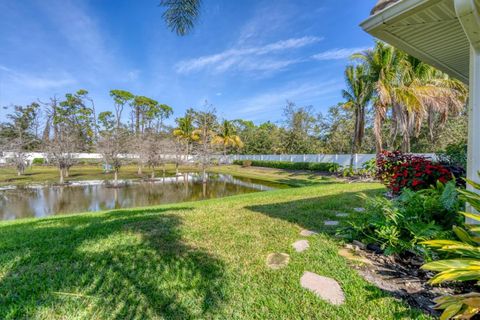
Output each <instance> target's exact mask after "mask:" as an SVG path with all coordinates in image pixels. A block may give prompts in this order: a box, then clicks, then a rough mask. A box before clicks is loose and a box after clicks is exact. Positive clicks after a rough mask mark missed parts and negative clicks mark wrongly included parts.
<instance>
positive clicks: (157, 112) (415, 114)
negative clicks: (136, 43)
mask: <svg viewBox="0 0 480 320" xmlns="http://www.w3.org/2000/svg"><path fill="white" fill-rule="evenodd" d="M345 83H346V85H345V89H344V90H342V95H343V98H344V100H343V101H341V102H339V103H338V104H336V105H334V106H332V107H330V108H329V109H328V110H327V111H326V112H324V113H321V112H320V113H316V112H315V110H314V108H313V107H312V106H297V105H296V104H295V103H294V102H291V101H286V105H285V106H284V107H283V115H282V119H281V120H280V121H278V122H270V121H267V122H264V123H260V124H255V123H254V122H252V121H249V120H244V119H234V120H227V119H219V118H218V116H217V114H216V112H215V109H214V108H213V107H212V106H210V105H208V103H206V104H205V105H204V106H203V107H201V108H198V110H197V109H194V108H190V109H188V110H187V111H186V113H185V115H184V116H182V117H179V118H177V119H175V125H173V126H172V125H167V124H166V123H165V121H166V120H167V119H169V118H171V116H172V115H173V109H172V108H171V107H170V106H168V105H166V104H162V103H160V102H158V101H156V100H154V99H152V98H149V97H146V96H139V95H134V94H132V93H131V92H128V91H125V90H111V91H110V96H111V98H112V106H113V108H112V109H111V111H103V112H100V113H97V110H96V106H95V101H94V99H93V98H92V97H91V96H90V95H89V93H88V91H86V90H83V89H82V90H78V91H77V92H75V93H68V94H66V95H65V96H64V97H63V98H62V99H59V98H57V97H53V98H50V99H49V101H47V102H42V101H37V102H33V103H31V104H29V105H26V106H13V107H12V108H13V110H11V111H10V113H9V114H8V115H7V117H6V121H4V122H3V123H1V124H0V140H1V141H0V142H1V147H2V150H3V151H10V152H13V157H12V158H11V159H12V161H13V162H14V163H15V166H16V167H17V171H18V173H19V174H22V172H23V171H24V170H25V168H26V166H27V164H26V161H25V159H26V152H28V151H41V152H45V153H46V154H47V155H48V160H49V162H51V163H55V164H56V165H57V166H58V167H59V169H60V175H61V181H63V178H64V176H68V170H69V168H70V167H71V166H72V165H73V164H74V163H75V159H74V156H73V154H74V153H76V152H99V153H101V154H102V155H103V157H104V160H105V162H106V163H108V164H109V165H110V166H111V167H112V168H113V170H114V172H115V175H117V173H118V171H119V169H120V167H121V165H122V163H123V159H124V157H123V155H124V154H126V153H130V154H135V156H136V162H137V164H138V170H139V173H140V174H141V173H142V170H143V168H150V169H152V170H151V172H152V175H153V174H154V172H155V170H154V169H155V167H159V166H162V167H164V164H165V163H166V162H167V161H170V162H175V163H176V164H177V167H178V165H179V164H180V163H181V162H185V161H187V160H192V157H195V161H196V162H197V163H199V164H200V165H201V166H202V167H203V168H206V167H207V166H208V164H209V163H212V162H213V161H214V159H216V158H218V155H226V154H228V153H241V154H308V153H311V154H318V153H343V154H354V153H375V152H379V151H381V150H384V149H387V150H402V151H403V152H419V153H420V152H438V151H442V150H444V149H445V148H446V147H447V146H448V145H451V144H463V143H465V142H466V138H467V115H466V108H465V104H466V99H467V88H466V87H465V86H464V85H463V84H462V83H461V82H459V81H457V80H455V79H452V78H449V77H448V76H447V75H445V74H443V73H441V72H439V71H438V70H436V69H434V68H433V67H431V66H428V65H426V64H424V63H422V62H421V61H419V60H417V59H415V58H413V57H411V56H409V55H407V54H405V53H403V52H402V51H399V50H397V49H395V48H393V47H391V46H389V45H387V44H384V43H382V42H377V43H376V45H375V47H374V48H372V49H369V50H366V51H364V52H360V53H358V54H355V55H353V57H352V63H351V64H350V65H348V66H347V67H346V69H345ZM167 155H168V156H169V157H172V156H173V155H177V156H175V157H174V158H176V159H172V158H170V159H167ZM189 157H190V158H189Z"/></svg>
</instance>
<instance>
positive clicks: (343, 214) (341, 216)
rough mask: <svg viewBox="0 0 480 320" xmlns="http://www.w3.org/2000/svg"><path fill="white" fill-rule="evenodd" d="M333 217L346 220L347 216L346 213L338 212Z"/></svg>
mask: <svg viewBox="0 0 480 320" xmlns="http://www.w3.org/2000/svg"><path fill="white" fill-rule="evenodd" d="M335 216H337V217H339V218H346V217H348V216H349V214H348V213H346V212H338V213H337V214H336V215H335Z"/></svg>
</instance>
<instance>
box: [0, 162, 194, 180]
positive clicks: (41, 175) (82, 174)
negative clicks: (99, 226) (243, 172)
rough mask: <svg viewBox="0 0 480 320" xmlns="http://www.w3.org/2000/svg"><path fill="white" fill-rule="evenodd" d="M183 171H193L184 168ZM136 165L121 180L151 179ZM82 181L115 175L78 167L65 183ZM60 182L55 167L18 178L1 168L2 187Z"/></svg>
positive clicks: (127, 168)
mask: <svg viewBox="0 0 480 320" xmlns="http://www.w3.org/2000/svg"><path fill="white" fill-rule="evenodd" d="M182 169H183V170H191V168H189V167H183V168H182ZM137 170H138V168H137V166H135V165H126V166H123V167H122V168H121V169H120V174H119V179H142V178H149V177H150V173H151V171H150V169H147V168H144V169H143V173H142V174H141V175H139V174H138V171H137ZM167 171H168V174H173V173H175V168H174V166H173V165H168V166H167ZM162 174H163V172H162V169H160V168H157V169H156V170H155V175H156V176H157V177H161V176H162ZM80 180H113V173H104V172H103V168H102V166H101V165H77V166H73V167H72V168H71V169H70V174H69V177H67V178H65V181H80ZM58 181H59V172H58V169H57V168H56V167H53V166H37V165H34V166H32V167H29V168H27V169H26V170H25V174H23V175H21V176H18V175H17V172H16V171H15V169H14V168H12V167H3V168H0V185H24V184H31V183H56V182H58Z"/></svg>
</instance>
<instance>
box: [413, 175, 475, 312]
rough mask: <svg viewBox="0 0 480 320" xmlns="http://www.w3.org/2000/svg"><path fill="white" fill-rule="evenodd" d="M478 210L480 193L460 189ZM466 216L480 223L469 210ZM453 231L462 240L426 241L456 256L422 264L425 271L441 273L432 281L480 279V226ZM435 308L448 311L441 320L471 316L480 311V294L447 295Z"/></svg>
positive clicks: (437, 302)
mask: <svg viewBox="0 0 480 320" xmlns="http://www.w3.org/2000/svg"><path fill="white" fill-rule="evenodd" d="M479 174H480V173H479ZM467 182H468V183H469V184H470V185H471V186H473V187H474V188H475V189H477V190H480V184H478V183H476V182H474V181H471V180H467ZM459 192H460V193H461V194H462V197H463V199H464V200H466V201H467V202H468V203H469V204H470V205H471V206H472V207H473V208H474V209H475V210H477V211H479V212H480V195H479V194H477V193H475V192H473V191H468V190H459ZM460 213H461V214H463V215H464V216H465V217H466V218H470V219H472V220H475V221H479V222H480V215H478V214H474V213H468V212H460ZM453 231H454V232H455V235H456V236H457V238H458V240H457V241H454V240H430V241H424V242H423V244H425V245H428V246H430V247H432V248H435V249H437V250H438V251H441V252H444V253H448V254H449V255H450V256H453V257H456V258H454V259H446V260H439V261H434V262H430V263H427V264H425V265H423V266H422V268H423V269H425V270H431V271H436V272H438V274H437V275H435V276H434V277H433V278H432V279H430V281H429V282H430V283H431V284H438V283H442V282H446V281H469V280H477V281H479V282H480V237H479V235H478V232H479V231H480V225H478V224H477V225H469V226H467V230H465V229H464V228H461V227H454V228H453ZM435 303H436V306H435V308H437V309H440V310H444V311H443V313H442V316H441V318H440V319H441V320H446V319H471V318H472V317H473V316H474V315H476V314H479V313H480V293H476V292H472V293H468V294H464V295H455V296H444V297H440V298H438V299H436V300H435Z"/></svg>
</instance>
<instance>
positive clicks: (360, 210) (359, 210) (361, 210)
mask: <svg viewBox="0 0 480 320" xmlns="http://www.w3.org/2000/svg"><path fill="white" fill-rule="evenodd" d="M353 210H355V211H356V212H365V208H353Z"/></svg>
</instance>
